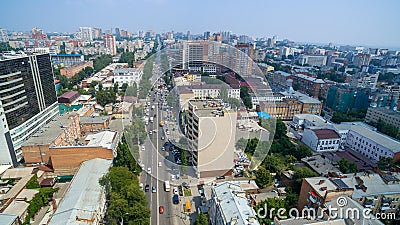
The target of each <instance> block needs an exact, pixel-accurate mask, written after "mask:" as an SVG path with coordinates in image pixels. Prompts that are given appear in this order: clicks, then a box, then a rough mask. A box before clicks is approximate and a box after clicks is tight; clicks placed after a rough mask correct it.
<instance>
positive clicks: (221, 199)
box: [209, 182, 260, 225]
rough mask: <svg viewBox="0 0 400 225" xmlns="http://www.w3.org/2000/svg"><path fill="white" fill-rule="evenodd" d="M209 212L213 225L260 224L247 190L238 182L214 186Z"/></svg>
mask: <svg viewBox="0 0 400 225" xmlns="http://www.w3.org/2000/svg"><path fill="white" fill-rule="evenodd" d="M209 212H210V215H209V217H210V224H211V225H229V224H235V225H259V224H260V223H259V222H258V220H257V218H256V212H255V211H254V210H253V208H251V207H250V204H249V200H248V199H247V196H246V193H245V191H244V190H242V188H241V187H240V184H238V183H233V182H223V183H218V184H217V185H216V186H212V187H211V202H210V210H209Z"/></svg>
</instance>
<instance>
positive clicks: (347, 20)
mask: <svg viewBox="0 0 400 225" xmlns="http://www.w3.org/2000/svg"><path fill="white" fill-rule="evenodd" d="M304 2H307V4H305V3H304ZM2 6H3V7H2V8H3V12H2V14H0V19H1V21H2V23H1V24H0V27H2V28H4V29H7V30H14V31H29V30H31V29H32V27H35V26H36V27H39V28H41V29H43V30H45V31H46V32H76V31H77V30H78V29H79V27H80V26H92V27H99V28H102V29H103V30H107V29H111V28H116V27H118V28H120V29H125V30H128V31H130V32H137V31H139V30H144V31H146V30H154V31H156V32H157V33H163V32H167V31H172V30H173V31H178V32H186V31H188V30H190V32H191V33H192V34H202V33H203V32H204V31H210V32H219V31H225V30H228V31H231V32H232V33H235V34H238V35H242V34H245V35H248V36H250V37H266V36H268V37H271V36H273V35H276V36H277V37H278V39H279V40H282V39H289V40H292V41H295V42H299V43H305V42H306V43H326V44H327V43H329V42H333V43H334V44H335V45H359V46H366V47H384V48H391V49H393V48H395V49H400V39H399V37H400V30H399V29H396V28H395V27H397V26H396V25H397V24H396V23H397V22H398V21H400V14H398V13H397V10H398V9H400V1H395V0H387V1H381V2H377V1H372V0H366V1H357V0H355V1H345V0H338V1H331V2H325V1H316V0H310V1H294V0H286V1H263V0H257V1H249V2H246V4H244V3H243V2H242V1H227V0H222V1H216V2H212V1H211V0H205V1H193V2H186V1H179V0H139V1H135V0H114V1H112V0H60V1H58V2H54V1H50V0H41V1H29V0H14V1H6V2H3V3H2ZM10 18H12V19H10Z"/></svg>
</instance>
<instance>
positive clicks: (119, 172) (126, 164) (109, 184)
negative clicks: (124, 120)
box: [99, 137, 150, 225]
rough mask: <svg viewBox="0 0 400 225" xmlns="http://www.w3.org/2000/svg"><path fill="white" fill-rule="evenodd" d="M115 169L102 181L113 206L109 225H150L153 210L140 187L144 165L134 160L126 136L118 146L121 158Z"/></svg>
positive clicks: (108, 213) (118, 156) (108, 218)
mask: <svg viewBox="0 0 400 225" xmlns="http://www.w3.org/2000/svg"><path fill="white" fill-rule="evenodd" d="M113 165H114V166H113V167H111V168H110V171H109V172H108V173H107V174H106V175H104V177H102V178H101V179H100V181H99V182H100V184H101V185H103V186H105V189H106V191H107V198H108V199H109V205H108V209H107V213H106V215H107V217H106V218H107V220H108V222H109V224H112V225H114V224H115V225H117V224H120V223H122V221H124V223H126V224H132V225H133V224H135V225H136V224H139V225H148V224H150V210H149V209H148V208H147V201H146V196H145V195H144V193H143V191H142V189H141V188H140V186H139V179H138V177H137V176H138V175H139V173H140V172H141V168H140V166H139V165H138V164H137V162H136V160H135V159H134V158H133V156H132V154H131V151H130V149H129V146H128V144H127V143H126V140H125V137H123V138H122V141H121V142H120V143H119V145H118V147H117V156H116V157H115V158H114V161H113Z"/></svg>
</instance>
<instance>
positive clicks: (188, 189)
mask: <svg viewBox="0 0 400 225" xmlns="http://www.w3.org/2000/svg"><path fill="white" fill-rule="evenodd" d="M183 193H184V194H185V196H192V191H191V190H190V188H184V189H183Z"/></svg>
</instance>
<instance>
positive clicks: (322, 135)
mask: <svg viewBox="0 0 400 225" xmlns="http://www.w3.org/2000/svg"><path fill="white" fill-rule="evenodd" d="M301 142H303V143H304V144H305V145H307V146H308V147H310V148H311V150H313V151H315V152H323V151H337V150H338V149H339V145H340V135H339V134H338V133H337V132H336V131H335V130H331V129H305V130H304V133H303V137H302V138H301Z"/></svg>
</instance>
